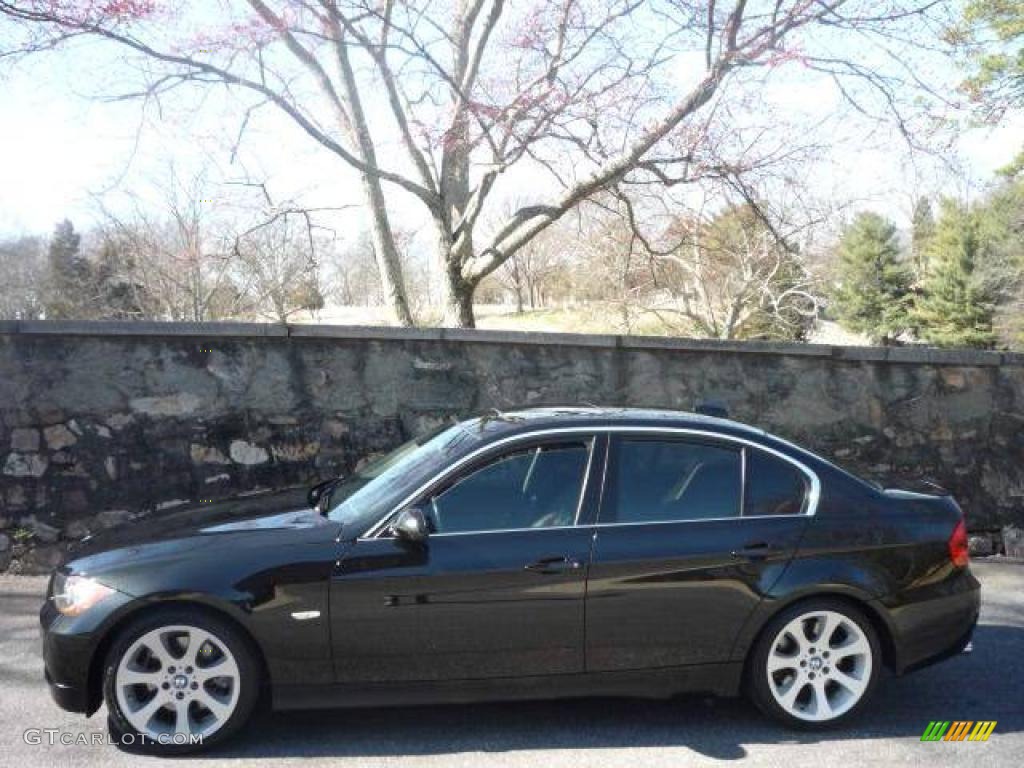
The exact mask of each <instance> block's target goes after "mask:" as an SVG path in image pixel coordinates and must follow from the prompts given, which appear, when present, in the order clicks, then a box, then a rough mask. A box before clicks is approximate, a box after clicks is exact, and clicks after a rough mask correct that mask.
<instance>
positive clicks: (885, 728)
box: [216, 616, 1024, 760]
mask: <svg viewBox="0 0 1024 768" xmlns="http://www.w3.org/2000/svg"><path fill="white" fill-rule="evenodd" d="M1015 618H1018V617H1015ZM1019 618H1020V619H1021V620H1024V616H1022V617H1019ZM1022 647H1024V628H1021V627H1016V626H1002V625H998V626H997V625H983V626H979V627H978V630H977V632H976V634H975V642H974V648H975V650H974V652H973V653H972V654H964V655H959V656H956V657H954V658H952V659H949V660H947V661H945V662H942V663H941V664H938V665H935V666H932V667H929V668H926V669H923V670H920V671H918V672H915V673H913V674H910V675H907V676H905V677H902V678H895V677H892V676H889V675H886V676H885V677H883V679H882V680H881V681H880V685H879V687H878V689H877V690H876V691H875V695H874V697H873V699H872V701H871V703H870V704H869V706H868V709H867V710H865V711H864V712H863V713H861V714H860V715H859V716H858V717H857V718H856V719H855V720H854V721H853V722H851V723H850V724H848V725H846V726H842V727H840V728H837V729H833V730H824V731H794V730H789V729H786V728H784V727H782V726H780V725H777V724H775V723H774V722H772V721H770V720H768V719H767V718H765V717H763V716H762V715H761V714H760V713H759V712H758V711H757V710H756V709H755V708H754V707H753V706H751V705H750V704H748V703H747V702H746V701H745V700H743V699H715V698H708V697H703V696H686V697H679V698H675V699H671V700H668V701H648V700H637V699H575V700H563V701H544V702H516V703H508V704H474V705H445V706H431V707H396V708H385V709H334V710H319V711H309V712H274V713H272V714H269V713H262V714H260V715H258V716H257V717H256V718H255V719H254V721H253V722H252V723H251V724H250V725H249V726H248V727H247V728H246V730H245V732H244V733H243V734H241V735H240V738H236V739H232V740H231V742H230V743H229V744H227V745H225V746H224V747H223V748H221V749H218V750H216V754H217V756H218V757H222V758H231V757H237V758H246V759H249V758H255V757H267V756H278V757H284V756H311V757H317V756H320V757H322V756H335V757H391V756H400V755H443V754H456V753H463V752H484V753H498V752H511V751H532V750H550V749H570V750H586V749H609V748H618V749H622V748H626V749H629V748H652V747H653V748H657V747H683V748H687V749H689V750H692V751H693V752H695V753H697V754H698V755H703V756H705V757H711V758H717V759H720V760H735V759H740V758H743V757H746V756H747V747H748V746H749V745H758V744H818V743H829V742H839V741H841V742H844V746H845V747H846V748H849V743H850V742H856V741H859V740H864V741H867V740H871V739H882V738H905V739H910V740H914V741H917V740H919V739H920V737H921V734H922V732H923V731H924V729H925V727H926V726H927V725H928V723H929V721H930V720H936V719H942V720H975V721H977V720H996V721H998V725H997V726H996V733H1004V734H1005V733H1010V732H1017V731H1024V708H1021V707H1020V706H1019V702H1020V689H1019V687H1018V685H1019V681H1020V680H1021V679H1024V658H1022V655H1021V654H1020V649H1021V648H1022Z"/></svg>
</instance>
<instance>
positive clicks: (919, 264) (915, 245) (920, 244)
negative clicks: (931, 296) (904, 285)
mask: <svg viewBox="0 0 1024 768" xmlns="http://www.w3.org/2000/svg"><path fill="white" fill-rule="evenodd" d="M911 227H912V232H911V243H910V249H911V253H912V255H913V259H914V272H915V274H916V275H917V279H918V280H921V279H923V278H924V275H925V272H926V271H927V267H928V257H927V254H928V242H929V241H930V240H931V239H932V236H933V235H934V234H935V215H934V214H933V213H932V203H931V200H929V199H928V198H927V197H919V198H917V200H916V201H915V202H914V213H913V218H912V220H911Z"/></svg>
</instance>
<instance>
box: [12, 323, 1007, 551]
mask: <svg viewBox="0 0 1024 768" xmlns="http://www.w3.org/2000/svg"><path fill="white" fill-rule="evenodd" d="M701 400H720V401H722V402H724V403H725V404H726V405H727V406H728V408H729V410H730V413H731V415H732V416H733V417H734V418H736V419H738V420H740V421H745V422H747V423H750V424H755V425H757V426H761V427H764V428H766V429H768V430H770V431H773V432H776V433H778V434H780V435H782V436H785V437H788V438H790V439H792V440H795V441H797V442H800V443H802V444H804V445H807V446H808V447H810V448H812V449H813V450H816V451H819V452H821V453H823V454H825V455H826V456H830V457H833V458H834V459H836V460H837V461H838V462H839V463H841V464H843V465H846V466H849V467H851V468H853V469H855V470H856V471H859V472H861V473H862V474H864V475H868V476H872V477H876V478H880V479H883V480H884V478H885V477H887V476H893V475H897V476H899V475H902V476H906V477H914V478H917V477H929V478H933V479H935V480H937V481H939V482H940V483H942V484H943V485H945V486H946V487H948V488H950V489H951V490H952V491H954V492H955V493H956V495H957V497H958V499H960V501H961V503H962V504H963V506H964V507H965V508H966V510H967V512H968V515H969V520H970V523H971V526H972V528H973V529H975V530H983V529H986V528H992V529H995V528H997V527H999V526H1000V525H1002V524H1005V523H1011V522H1013V523H1017V524H1020V523H1021V522H1024V356H1022V355H1013V354H1003V353H998V352H980V351H938V350H930V349H921V348H893V349H881V348H870V349H867V348H843V347H829V346H816V345H791V344H768V343H738V342H704V341H693V340H674V339H661V338H638V337H619V336H578V335H568V334H523V333H506V332H487V331H454V330H437V329H435V330H399V329H384V328H341V327H325V326H281V325H258V324H252V325H250V324H204V325H190V324H174V325H172V324H161V323H46V322H25V323H0V530H3V531H4V534H0V535H6V537H8V538H7V544H8V546H6V547H2V546H0V550H3V549H7V550H8V551H9V550H10V549H11V547H10V546H9V545H10V544H11V543H12V542H13V544H14V549H15V550H17V549H18V547H23V546H24V547H25V551H26V552H27V551H29V549H28V547H27V546H26V545H27V544H31V543H35V544H37V545H38V544H41V545H44V546H40V547H37V549H38V552H37V553H36V554H35V555H33V557H34V558H35V559H36V560H37V561H38V563H37V565H38V566H39V567H44V566H45V565H46V562H47V561H48V559H52V558H54V557H56V554H55V552H56V547H58V546H59V544H60V542H61V541H64V540H67V539H71V538H76V537H80V536H82V535H84V534H85V532H86V531H88V530H91V529H95V528H98V527H103V526H106V525H109V524H112V523H114V522H118V521H120V520H123V519H126V518H129V517H131V516H134V515H138V514H144V513H155V514H159V513H160V512H161V511H164V510H168V509H171V508H174V507H176V506H179V505H182V504H185V503H190V502H192V503H195V502H198V501H199V500H201V499H217V498H220V497H224V496H227V495H230V494H234V493H238V492H240V491H254V490H258V489H261V488H267V487H271V486H276V485H279V484H295V483H306V482H309V481H310V480H312V479H313V478H315V477H323V476H326V475H329V474H331V473H336V472H338V471H342V470H346V469H349V468H351V467H352V466H353V465H354V464H355V463H356V462H357V461H358V460H359V459H360V457H362V456H365V455H366V454H368V453H372V452H376V451H382V450H385V449H387V448H388V447H390V446H392V445H395V444H397V443H398V442H399V441H401V440H403V439H404V438H406V437H408V436H409V435H411V434H414V433H416V432H419V431H421V430H424V429H427V428H429V427H431V426H433V425H435V424H438V423H440V422H441V421H443V420H446V419H450V418H452V417H454V416H464V415H467V414H472V413H475V412H479V411H481V410H484V409H488V408H493V407H497V408H507V407H510V406H513V405H522V404H554V403H596V404H626V405H637V406H663V407H669V408H680V409H692V408H693V406H694V405H695V403H697V402H699V401H701ZM3 543H4V542H3V541H0V545H2V544H3ZM48 547H49V548H48ZM3 557H4V556H3V555H2V554H0V565H5V564H4V563H3V562H2V558H3ZM7 557H8V559H9V555H8V556H7Z"/></svg>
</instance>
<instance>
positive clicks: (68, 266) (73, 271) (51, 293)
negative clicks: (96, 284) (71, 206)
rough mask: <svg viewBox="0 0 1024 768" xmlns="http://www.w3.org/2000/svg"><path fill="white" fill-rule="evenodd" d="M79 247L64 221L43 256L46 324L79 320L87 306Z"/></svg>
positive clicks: (87, 280)
mask: <svg viewBox="0 0 1024 768" xmlns="http://www.w3.org/2000/svg"><path fill="white" fill-rule="evenodd" d="M81 244H82V238H81V236H80V235H79V234H78V233H77V232H75V227H74V225H73V224H72V223H71V222H70V221H69V220H68V219H64V221H62V222H60V223H59V224H58V225H57V226H56V228H55V229H54V231H53V237H52V238H51V240H50V249H49V252H48V255H47V261H48V268H49V280H48V290H47V294H48V296H47V301H46V317H47V318H48V319H50V320H60V319H68V318H80V317H83V315H84V312H83V310H84V308H85V307H87V306H88V305H89V303H90V298H91V297H90V288H91V282H92V281H91V270H90V267H89V262H88V260H87V259H86V258H85V256H83V255H82V253H81V251H80V246H81Z"/></svg>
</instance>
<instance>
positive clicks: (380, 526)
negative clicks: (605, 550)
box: [358, 425, 821, 541]
mask: <svg viewBox="0 0 1024 768" xmlns="http://www.w3.org/2000/svg"><path fill="white" fill-rule="evenodd" d="M630 433H632V434H640V435H646V434H649V435H667V436H672V435H691V436H695V437H702V438H710V439H712V440H723V441H726V442H732V443H736V444H737V445H745V446H750V447H752V448H756V449H758V450H762V451H765V452H767V453H770V454H772V455H773V456H777V457H778V458H780V459H782V460H783V461H787V462H789V463H790V464H792V465H793V466H794V467H796V468H797V469H799V470H800V471H801V472H803V473H804V475H805V476H806V477H807V480H808V482H809V483H810V488H809V490H808V492H807V511H805V512H802V513H800V514H798V515H757V516H753V517H744V516H743V515H740V516H739V517H720V518H702V519H699V520H664V521H657V522H636V523H601V522H590V523H586V524H585V525H583V526H580V525H579V524H578V522H579V515H580V509H578V510H577V512H576V521H577V524H576V525H572V526H551V527H549V528H506V529H494V530H490V531H479V532H475V533H474V532H452V533H433V534H431V538H434V537H436V536H465V535H466V534H467V533H472V535H478V534H482V533H513V532H517V531H554V530H567V529H568V528H605V527H609V528H610V527H616V526H631V525H678V524H680V523H707V522H720V521H725V520H734V521H736V520H771V519H773V518H785V519H790V520H791V519H794V518H800V517H814V516H815V515H816V514H817V513H818V502H819V501H820V500H821V480H820V479H819V477H818V474H817V473H816V472H815V471H814V470H812V469H811V468H810V467H808V466H807V465H806V464H804V463H803V462H802V461H800V460H798V459H795V458H793V457H792V456H789V455H787V454H785V453H783V452H782V451H779V450H777V449H775V448H772V447H771V446H767V445H764V444H763V443H759V442H757V441H756V440H750V439H748V438H745V437H739V436H737V435H728V434H723V433H721V432H713V431H710V430H707V429H696V428H692V427H645V426H625V425H622V426H610V425H609V426H597V425H583V426H579V427H552V428H549V429H538V430H534V431H531V432H522V433H520V434H516V435H509V436H508V437H504V438H502V439H500V440H495V441H494V442H492V443H488V444H487V445H483V446H480V447H479V448H476V449H475V450H473V451H471V452H470V453H468V454H466V455H465V456H463V457H462V458H461V459H459V460H458V461H456V462H455V463H453V464H451V465H450V466H448V467H445V468H444V469H442V470H441V471H440V472H438V473H437V474H435V475H434V476H432V477H431V478H430V479H429V480H427V481H426V482H424V483H422V484H421V485H420V486H419V487H418V488H417V489H416V490H415V491H413V492H412V493H410V494H409V495H408V496H406V497H405V498H404V499H402V501H400V502H399V503H398V504H396V505H395V506H394V507H393V508H392V509H391V510H390V511H388V512H387V513H386V514H384V515H383V516H382V517H380V518H379V519H378V520H377V522H376V523H374V524H373V525H371V526H370V527H369V528H368V529H367V530H366V531H365V532H364V533H363V534H362V535H361V536H359V537H358V541H363V540H370V539H378V538H381V536H380V534H381V532H382V531H383V530H384V529H386V527H387V524H388V522H390V521H391V519H392V518H394V517H395V515H397V514H398V513H399V512H401V511H402V510H403V509H405V508H406V507H407V506H408V505H409V504H411V503H412V502H413V501H415V500H416V499H417V498H419V496H420V495H421V494H423V493H425V492H426V491H428V490H429V489H430V488H431V487H433V486H434V485H435V484H436V483H438V482H442V481H444V480H446V479H447V478H448V477H449V476H450V475H453V474H454V473H456V472H458V471H459V470H460V469H462V468H463V467H465V465H466V464H468V463H470V462H471V461H473V460H474V459H476V458H479V457H480V456H481V455H482V454H484V453H486V452H487V451H490V450H492V449H494V448H499V447H501V446H504V445H509V444H514V443H517V442H527V441H529V440H535V439H537V438H545V437H549V436H564V435H582V436H585V437H587V438H589V439H590V440H591V448H590V459H589V460H588V463H587V471H586V481H585V482H584V484H583V492H582V493H581V495H580V498H581V500H582V499H585V498H586V494H587V490H588V489H589V487H590V483H591V482H593V480H594V478H593V477H592V475H593V474H594V473H593V472H592V471H591V469H592V467H593V459H594V451H595V448H596V446H597V441H596V439H595V438H596V436H597V435H602V434H603V435H608V436H611V435H618V434H630ZM610 448H611V440H608V441H607V442H606V452H605V461H604V471H603V472H602V477H601V478H600V482H601V495H602V501H603V495H604V490H605V485H606V479H607V478H606V477H605V476H604V475H606V474H607V470H608V451H609V450H610ZM580 508H581V509H582V501H581V505H580Z"/></svg>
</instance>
